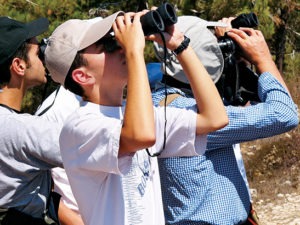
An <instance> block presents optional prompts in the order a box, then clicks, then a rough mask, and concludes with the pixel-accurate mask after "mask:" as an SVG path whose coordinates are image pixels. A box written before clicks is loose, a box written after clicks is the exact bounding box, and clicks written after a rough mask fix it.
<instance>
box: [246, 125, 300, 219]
mask: <svg viewBox="0 0 300 225" xmlns="http://www.w3.org/2000/svg"><path fill="white" fill-rule="evenodd" d="M241 149H242V154H243V158H244V162H245V167H246V171H247V176H248V180H249V184H250V189H251V193H252V199H253V205H254V208H255V210H256V211H257V214H258V217H259V219H260V222H261V225H300V182H299V181H300V129H299V127H298V128H296V129H294V130H293V131H291V132H289V133H286V134H282V135H279V136H276V137H272V138H269V139H264V140H259V141H253V142H249V143H244V144H242V145H241Z"/></svg>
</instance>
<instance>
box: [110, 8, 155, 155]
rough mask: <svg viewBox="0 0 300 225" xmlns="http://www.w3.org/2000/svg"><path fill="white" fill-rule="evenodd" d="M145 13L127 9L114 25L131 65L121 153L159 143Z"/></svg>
mask: <svg viewBox="0 0 300 225" xmlns="http://www.w3.org/2000/svg"><path fill="white" fill-rule="evenodd" d="M142 14H143V13H137V14H134V13H126V14H125V15H124V17H119V18H118V19H117V20H116V22H115V24H114V25H113V29H114V32H115V36H116V38H117V40H118V42H119V44H120V45H121V47H122V51H123V52H124V54H125V59H126V64H127V69H128V83H127V102H126V108H125V113H124V121H123V127H122V131H121V138H120V150H119V153H121V154H122V153H128V152H135V151H137V150H140V149H144V148H147V147H150V146H152V145H153V144H154V143H155V128H154V127H155V126H154V111H153V104H152V99H151V91H150V86H149V81H148V77H147V71H146V65H145V60H144V47H145V38H144V33H143V31H142V27H141V23H140V16H141V15H142Z"/></svg>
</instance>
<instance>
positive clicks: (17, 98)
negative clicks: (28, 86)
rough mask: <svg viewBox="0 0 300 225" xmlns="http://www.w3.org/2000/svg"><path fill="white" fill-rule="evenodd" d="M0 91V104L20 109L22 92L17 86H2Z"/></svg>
mask: <svg viewBox="0 0 300 225" xmlns="http://www.w3.org/2000/svg"><path fill="white" fill-rule="evenodd" d="M1 90H2V92H0V104H3V105H6V106H7V107H9V108H12V109H14V110H17V111H20V110H21V104H22V100H23V97H24V93H23V91H22V90H21V89H18V88H7V87H3V88H2V89H1Z"/></svg>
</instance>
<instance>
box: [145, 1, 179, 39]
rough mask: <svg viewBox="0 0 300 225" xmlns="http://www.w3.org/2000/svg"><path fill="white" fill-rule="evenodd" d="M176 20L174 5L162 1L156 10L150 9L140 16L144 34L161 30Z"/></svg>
mask: <svg viewBox="0 0 300 225" xmlns="http://www.w3.org/2000/svg"><path fill="white" fill-rule="evenodd" d="M176 22H177V15H176V12H175V9H174V7H173V6H172V5H171V4H169V3H164V4H162V5H161V6H159V7H158V8H157V9H156V10H151V11H149V12H147V13H146V14H145V15H143V16H142V17H141V24H142V28H143V31H144V34H145V36H147V35H150V34H154V33H159V32H163V31H164V30H165V28H166V27H167V26H171V25H173V24H175V23H176Z"/></svg>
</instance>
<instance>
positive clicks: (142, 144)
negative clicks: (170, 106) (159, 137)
mask: <svg viewBox="0 0 300 225" xmlns="http://www.w3.org/2000/svg"><path fill="white" fill-rule="evenodd" d="M155 142H156V136H155V133H152V132H139V133H136V134H132V135H129V136H127V137H124V136H123V137H122V139H121V141H120V149H121V152H123V153H124V152H127V153H133V152H137V151H139V150H143V149H146V148H150V147H152V146H153V145H154V144H155Z"/></svg>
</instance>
